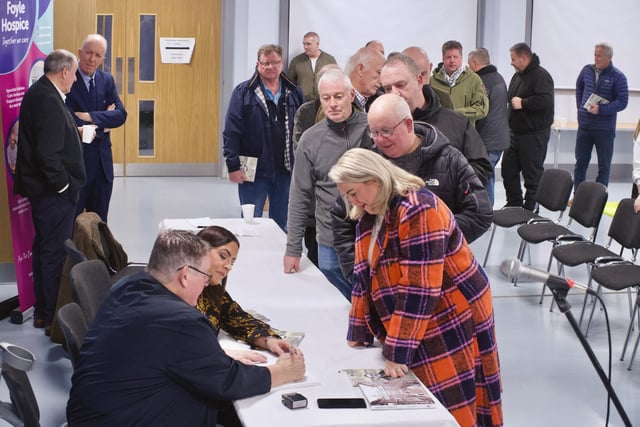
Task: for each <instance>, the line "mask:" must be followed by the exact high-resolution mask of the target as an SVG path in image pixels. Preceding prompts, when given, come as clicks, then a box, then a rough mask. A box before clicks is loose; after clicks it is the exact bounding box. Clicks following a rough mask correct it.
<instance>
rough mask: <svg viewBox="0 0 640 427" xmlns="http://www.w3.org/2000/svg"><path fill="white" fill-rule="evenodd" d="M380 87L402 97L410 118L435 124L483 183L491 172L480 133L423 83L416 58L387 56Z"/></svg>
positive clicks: (484, 183) (487, 179)
mask: <svg viewBox="0 0 640 427" xmlns="http://www.w3.org/2000/svg"><path fill="white" fill-rule="evenodd" d="M380 79H381V81H382V87H383V88H384V90H385V92H387V93H395V94H396V95H400V96H401V97H402V98H404V99H405V100H406V101H407V103H408V104H409V108H410V109H411V111H412V115H413V119H414V120H416V121H423V122H426V123H429V124H431V125H433V126H435V127H437V128H438V129H439V130H440V131H441V132H442V133H443V134H444V135H445V136H446V137H447V138H448V139H449V144H451V145H452V146H453V147H455V148H457V149H458V150H460V151H461V152H462V154H464V156H465V157H466V158H467V160H468V161H469V163H470V164H471V167H473V169H474V170H475V171H476V174H477V175H478V178H480V181H482V183H483V185H486V183H487V182H488V181H489V178H490V177H491V176H492V174H493V169H492V168H491V163H490V162H489V156H488V155H487V150H486V149H485V147H484V144H483V143H482V140H481V139H480V135H478V132H477V131H476V129H475V128H474V127H473V126H472V125H471V123H470V122H469V119H467V118H466V117H464V116H463V115H462V114H460V113H458V112H456V111H453V110H449V109H448V108H442V106H441V105H440V101H439V99H438V97H437V96H436V94H435V93H434V91H433V90H432V89H431V86H429V85H427V84H425V83H424V79H423V78H422V75H421V74H420V70H419V69H418V66H417V65H416V63H415V61H414V60H413V59H411V58H409V57H408V56H406V55H402V54H400V55H395V56H392V57H391V58H389V60H388V61H387V62H386V63H385V65H384V67H383V68H382V73H381V75H380Z"/></svg>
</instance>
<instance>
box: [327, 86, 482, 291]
mask: <svg viewBox="0 0 640 427" xmlns="http://www.w3.org/2000/svg"><path fill="white" fill-rule="evenodd" d="M367 120H368V123H369V129H370V136H371V138H373V141H374V142H375V151H378V152H379V153H381V154H382V155H383V156H384V157H385V158H387V159H389V160H391V162H393V163H394V164H395V165H396V166H399V167H401V168H403V169H404V170H406V171H408V172H411V173H412V174H414V175H417V176H419V177H421V178H422V179H424V182H425V184H426V187H427V188H428V189H429V190H431V191H432V192H433V193H435V194H436V195H437V196H438V197H440V198H441V199H442V200H443V201H444V202H445V203H446V204H447V206H448V207H449V209H451V212H453V214H454V215H455V218H456V221H457V223H458V226H459V227H460V230H461V231H462V233H463V234H464V237H465V239H466V240H467V242H469V243H471V242H473V241H474V240H476V239H477V238H478V237H480V236H481V235H482V234H484V232H485V231H486V230H487V229H488V228H489V226H490V225H491V216H492V213H493V210H492V208H491V204H490V202H489V196H488V194H487V192H486V190H485V189H484V187H483V185H482V182H480V180H479V179H478V176H477V175H476V173H475V172H474V170H473V168H472V167H471V166H470V165H469V162H468V161H467V159H465V157H464V156H463V155H462V153H460V151H458V150H456V149H455V148H453V147H451V146H450V145H449V141H448V140H447V138H446V137H445V136H444V135H442V133H440V132H439V131H438V130H437V129H436V128H435V127H433V126H431V125H429V124H426V123H414V121H413V119H412V118H411V110H410V109H409V105H408V104H407V102H406V101H405V100H404V99H403V98H401V97H400V96H397V95H394V94H386V95H382V96H380V97H379V98H378V99H376V100H375V101H374V102H373V104H371V108H370V109H369V113H368V114H367ZM332 216H333V225H334V246H335V248H336V251H337V252H338V258H339V259H340V266H341V267H342V270H343V273H344V275H345V277H347V278H348V279H351V276H352V274H353V260H354V252H353V249H354V246H353V242H354V240H355V230H354V228H353V223H350V222H348V221H345V218H346V212H345V211H344V204H343V203H342V199H341V198H340V199H338V202H337V204H336V205H335V206H334V208H333V210H332Z"/></svg>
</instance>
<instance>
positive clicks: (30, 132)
mask: <svg viewBox="0 0 640 427" xmlns="http://www.w3.org/2000/svg"><path fill="white" fill-rule="evenodd" d="M77 68H78V63H77V59H76V57H75V56H74V55H73V54H72V53H70V52H68V51H66V50H62V49H59V50H54V51H53V52H51V53H50V54H49V55H48V56H47V58H46V60H45V62H44V73H45V74H44V76H42V77H41V78H40V79H39V80H38V81H37V82H35V83H34V84H33V85H32V86H31V87H30V88H29V90H27V92H26V94H25V95H24V98H23V99H22V105H21V107H20V130H19V137H18V144H19V147H18V161H17V163H16V179H15V187H14V191H15V193H17V194H21V195H23V196H25V197H28V198H29V202H30V203H31V215H32V218H33V225H34V228H35V238H34V241H33V254H32V260H33V280H34V284H35V290H36V304H35V310H34V321H33V325H34V326H35V327H40V328H42V327H45V328H46V329H45V332H46V333H47V334H48V333H49V332H50V327H51V323H52V322H53V316H54V313H55V307H56V301H57V299H58V288H59V286H60V276H61V275H62V267H63V264H64V260H65V258H66V255H65V251H64V241H65V239H68V238H70V237H71V232H72V230H73V219H74V218H75V212H76V203H77V202H78V195H79V194H80V190H81V189H82V187H83V186H84V184H85V181H86V175H85V169H84V161H83V157H82V147H81V146H80V144H81V142H80V136H79V133H78V128H77V127H76V124H75V121H74V120H73V117H72V116H71V113H69V110H68V109H67V107H66V105H65V103H64V101H65V99H64V98H65V95H64V94H66V93H69V90H70V89H71V85H72V84H73V82H74V81H75V79H76V70H77Z"/></svg>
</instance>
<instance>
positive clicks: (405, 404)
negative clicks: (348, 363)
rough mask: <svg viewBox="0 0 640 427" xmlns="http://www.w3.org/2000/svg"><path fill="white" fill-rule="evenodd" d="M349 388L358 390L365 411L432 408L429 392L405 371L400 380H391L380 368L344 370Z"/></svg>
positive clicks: (433, 402) (431, 398) (411, 374)
mask: <svg viewBox="0 0 640 427" xmlns="http://www.w3.org/2000/svg"><path fill="white" fill-rule="evenodd" d="M344 372H345V373H346V374H347V376H348V378H349V381H351V385H352V386H353V387H359V388H360V390H361V391H362V394H363V395H364V397H365V399H366V400H367V402H368V403H369V408H370V409H373V410H378V409H421V408H433V407H435V405H436V402H435V400H434V397H433V395H432V394H431V392H430V391H429V390H428V389H427V388H426V387H425V386H424V384H422V382H421V381H420V380H419V379H418V378H417V377H416V376H415V374H414V373H413V372H411V371H409V372H408V373H407V374H406V375H405V376H403V377H397V378H391V377H387V376H385V374H384V370H381V369H344Z"/></svg>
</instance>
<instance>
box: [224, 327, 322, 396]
mask: <svg viewBox="0 0 640 427" xmlns="http://www.w3.org/2000/svg"><path fill="white" fill-rule="evenodd" d="M218 342H219V343H220V347H222V348H223V349H224V350H251V347H250V346H249V344H247V343H245V342H242V341H237V340H234V339H233V338H232V337H230V336H229V335H228V334H227V333H225V332H224V331H220V336H219V337H218ZM253 351H257V352H259V353H261V354H263V355H264V356H265V357H266V358H267V361H266V362H265V363H258V364H257V365H258V366H269V365H273V364H274V363H276V361H277V360H278V357H277V356H275V355H274V354H272V353H271V352H269V351H266V350H257V349H254V350H253ZM308 368H309V366H307V369H308ZM315 385H320V381H318V380H317V378H316V377H315V376H314V375H313V374H311V373H309V371H308V370H307V372H306V375H305V376H304V377H303V378H302V379H301V380H300V381H296V382H293V383H287V384H282V385H279V386H277V387H273V388H272V389H271V390H270V393H271V392H275V391H280V390H283V389H291V388H302V387H311V386H315Z"/></svg>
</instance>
